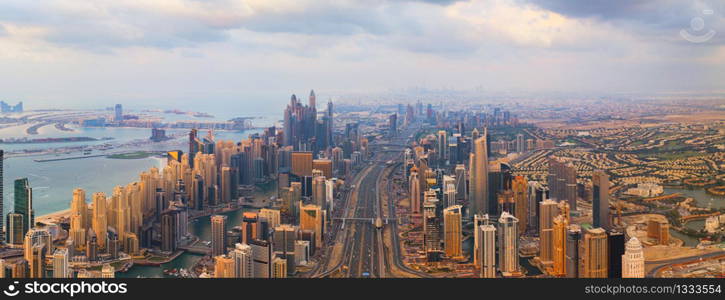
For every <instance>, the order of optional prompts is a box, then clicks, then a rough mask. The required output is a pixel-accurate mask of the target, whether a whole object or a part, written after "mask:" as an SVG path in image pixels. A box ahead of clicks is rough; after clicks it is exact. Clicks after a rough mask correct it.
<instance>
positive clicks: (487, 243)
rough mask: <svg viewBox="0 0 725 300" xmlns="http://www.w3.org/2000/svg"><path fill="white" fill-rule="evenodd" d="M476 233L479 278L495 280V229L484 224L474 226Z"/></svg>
mask: <svg viewBox="0 0 725 300" xmlns="http://www.w3.org/2000/svg"><path fill="white" fill-rule="evenodd" d="M475 228H476V231H477V232H478V234H477V235H478V237H479V238H478V241H477V243H476V244H477V249H478V252H479V253H478V255H477V256H478V257H479V259H478V260H479V264H478V266H479V268H480V270H481V275H480V276H481V278H496V227H493V225H490V224H486V225H481V226H476V227H475Z"/></svg>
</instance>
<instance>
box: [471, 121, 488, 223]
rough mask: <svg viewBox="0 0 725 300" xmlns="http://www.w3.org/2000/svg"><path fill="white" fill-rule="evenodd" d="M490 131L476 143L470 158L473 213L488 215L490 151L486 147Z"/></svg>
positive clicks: (485, 130)
mask: <svg viewBox="0 0 725 300" xmlns="http://www.w3.org/2000/svg"><path fill="white" fill-rule="evenodd" d="M487 130H488V129H484V135H483V136H482V137H480V138H478V139H476V140H475V142H474V148H473V153H471V158H470V164H471V167H470V172H471V174H470V175H471V183H470V194H471V196H470V197H469V203H471V211H472V212H473V213H487V212H488V211H489V208H488V206H487V201H486V200H487V199H488V155H487V153H488V150H487V146H486V136H487V135H486V134H485V132H487Z"/></svg>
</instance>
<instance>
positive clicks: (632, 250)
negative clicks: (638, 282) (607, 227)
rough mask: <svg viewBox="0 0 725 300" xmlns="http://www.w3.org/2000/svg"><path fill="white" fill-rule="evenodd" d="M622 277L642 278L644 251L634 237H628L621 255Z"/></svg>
mask: <svg viewBox="0 0 725 300" xmlns="http://www.w3.org/2000/svg"><path fill="white" fill-rule="evenodd" d="M622 278H644V251H643V250H642V243H640V242H639V240H638V239H637V238H636V237H632V238H630V239H629V241H628V242H627V245H626V250H625V251H624V254H623V255H622Z"/></svg>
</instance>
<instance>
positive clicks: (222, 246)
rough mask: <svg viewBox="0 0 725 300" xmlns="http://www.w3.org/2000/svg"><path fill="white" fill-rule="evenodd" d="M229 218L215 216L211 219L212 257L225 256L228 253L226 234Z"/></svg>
mask: <svg viewBox="0 0 725 300" xmlns="http://www.w3.org/2000/svg"><path fill="white" fill-rule="evenodd" d="M226 223H227V216H224V215H213V216H212V217H211V253H212V256H218V255H223V254H224V253H225V252H226V243H225V241H224V238H225V233H226Z"/></svg>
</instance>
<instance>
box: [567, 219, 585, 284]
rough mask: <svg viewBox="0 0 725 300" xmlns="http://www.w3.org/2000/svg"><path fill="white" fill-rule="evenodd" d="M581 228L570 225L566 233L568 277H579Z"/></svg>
mask: <svg viewBox="0 0 725 300" xmlns="http://www.w3.org/2000/svg"><path fill="white" fill-rule="evenodd" d="M581 236H582V231H581V227H580V226H579V225H576V224H572V225H569V228H568V229H567V232H566V277H567V278H578V277H579V241H580V240H581Z"/></svg>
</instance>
